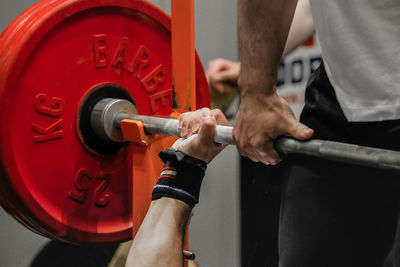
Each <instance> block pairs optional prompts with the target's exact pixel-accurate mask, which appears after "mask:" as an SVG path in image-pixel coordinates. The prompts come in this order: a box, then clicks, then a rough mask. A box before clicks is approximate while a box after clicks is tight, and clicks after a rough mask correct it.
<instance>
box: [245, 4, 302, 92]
mask: <svg viewBox="0 0 400 267" xmlns="http://www.w3.org/2000/svg"><path fill="white" fill-rule="evenodd" d="M296 4H297V0H268V1H266V0H239V7H238V12H239V18H238V30H239V56H240V61H241V73H240V76H239V86H240V87H241V92H242V96H243V95H244V94H246V93H248V92H256V93H265V94H272V93H274V92H275V84H276V79H277V69H278V64H279V62H280V59H281V56H282V52H283V49H284V47H285V43H286V39H287V35H288V32H289V29H290V25H291V22H292V19H293V14H294V12H295V9H296Z"/></svg>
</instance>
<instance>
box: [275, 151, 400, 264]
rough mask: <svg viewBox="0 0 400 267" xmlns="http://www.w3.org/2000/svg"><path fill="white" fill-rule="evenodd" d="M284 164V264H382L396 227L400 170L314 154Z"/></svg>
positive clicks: (281, 241) (281, 246)
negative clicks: (356, 164) (318, 156)
mask: <svg viewBox="0 0 400 267" xmlns="http://www.w3.org/2000/svg"><path fill="white" fill-rule="evenodd" d="M284 164H285V166H284V167H285V168H283V169H284V173H283V179H284V185H283V188H282V204H281V217H280V228H279V249H280V252H279V257H280V266H281V267H289V266H290V267H291V266H295V267H303V266H304V267H314V266H316V267H317V266H318V267H325V266H332V267H333V266H335V267H337V266H342V267H345V266H352V267H354V266H362V267H368V266H374V267H376V266H382V264H383V261H384V259H385V256H386V255H387V253H388V251H389V250H390V248H391V246H392V244H393V240H394V236H395V232H396V224H397V217H398V210H399V207H398V200H397V199H398V198H399V197H398V196H399V195H400V194H399V182H398V180H399V179H398V178H397V179H396V178H395V176H398V175H397V174H395V173H388V172H384V171H381V170H376V169H370V168H364V167H357V166H351V165H347V164H338V163H332V162H328V161H324V160H317V159H312V158H291V159H288V160H287V161H286V162H285V163H284Z"/></svg>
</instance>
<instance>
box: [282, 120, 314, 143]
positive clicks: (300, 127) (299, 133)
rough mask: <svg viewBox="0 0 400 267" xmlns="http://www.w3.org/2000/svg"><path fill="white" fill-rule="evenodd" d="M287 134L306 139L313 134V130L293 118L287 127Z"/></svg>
mask: <svg viewBox="0 0 400 267" xmlns="http://www.w3.org/2000/svg"><path fill="white" fill-rule="evenodd" d="M288 134H289V135H290V136H292V137H293V138H295V139H298V140H307V139H310V138H311V137H312V136H313V135H314V130H313V129H311V128H309V127H307V126H306V125H304V124H302V123H300V122H298V121H296V120H293V121H292V125H291V126H290V127H289V131H288Z"/></svg>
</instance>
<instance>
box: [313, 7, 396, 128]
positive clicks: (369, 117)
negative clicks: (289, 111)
mask: <svg viewBox="0 0 400 267" xmlns="http://www.w3.org/2000/svg"><path fill="white" fill-rule="evenodd" d="M310 2H311V9H312V13H313V17H314V21H315V27H316V31H317V36H318V38H319V42H320V46H321V52H322V58H323V59H324V64H325V68H326V72H327V74H328V77H329V80H330V82H331V83H332V85H333V87H334V88H335V92H336V96H337V98H338V101H339V103H340V106H341V107H342V109H343V112H344V113H345V115H346V117H347V119H348V120H349V121H382V120H393V119H400V0H311V1H310Z"/></svg>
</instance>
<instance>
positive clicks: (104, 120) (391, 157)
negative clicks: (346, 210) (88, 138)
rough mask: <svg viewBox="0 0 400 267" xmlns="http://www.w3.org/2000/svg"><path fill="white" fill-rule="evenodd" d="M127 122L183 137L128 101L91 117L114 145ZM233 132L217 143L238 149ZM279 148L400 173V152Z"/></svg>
mask: <svg viewBox="0 0 400 267" xmlns="http://www.w3.org/2000/svg"><path fill="white" fill-rule="evenodd" d="M124 120H131V121H140V122H142V123H143V126H144V129H145V131H146V132H147V133H149V134H162V135H168V136H177V137H180V136H181V134H180V129H179V121H178V120H176V119H169V118H158V117H150V116H143V115H138V114H137V112H136V108H135V106H134V105H133V104H132V103H131V102H129V101H126V100H121V99H112V98H106V99H102V100H101V101H99V102H98V103H97V104H96V105H95V106H94V109H93V112H92V114H91V126H92V129H93V130H94V131H95V132H96V134H97V135H98V136H99V137H100V138H102V139H104V140H110V141H113V142H124V141H125V140H124V137H123V134H122V132H121V122H122V121H124ZM125 123H129V121H125ZM232 129H233V128H232V127H230V126H222V125H217V126H216V132H215V136H214V141H215V142H216V143H220V144H229V145H235V142H234V140H233V137H232ZM275 148H276V149H277V151H278V152H279V153H281V154H283V155H287V154H297V155H305V156H314V157H318V158H322V159H328V160H333V161H338V162H344V163H351V164H357V165H364V166H369V167H376V168H381V169H388V170H400V152H398V151H391V150H385V149H379V148H372V147H365V146H359V145H352V144H347V143H340V142H333V141H324V140H309V141H298V140H295V139H293V138H290V137H280V138H278V139H277V140H276V141H275Z"/></svg>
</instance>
